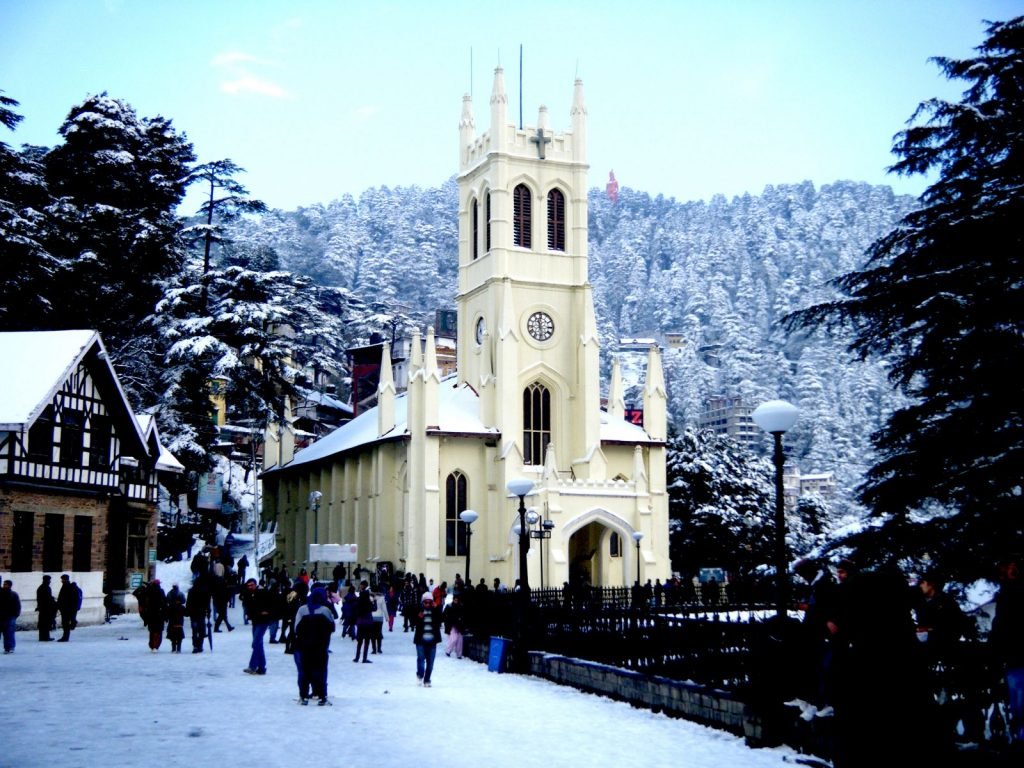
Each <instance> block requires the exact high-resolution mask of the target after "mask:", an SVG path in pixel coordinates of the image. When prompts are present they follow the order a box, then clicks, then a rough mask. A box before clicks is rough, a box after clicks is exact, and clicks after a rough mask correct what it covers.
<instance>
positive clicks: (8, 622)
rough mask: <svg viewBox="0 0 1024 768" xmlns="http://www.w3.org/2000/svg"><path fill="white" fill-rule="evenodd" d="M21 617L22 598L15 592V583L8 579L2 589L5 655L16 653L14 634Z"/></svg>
mask: <svg viewBox="0 0 1024 768" xmlns="http://www.w3.org/2000/svg"><path fill="white" fill-rule="evenodd" d="M19 616H21V598H19V597H18V593H17V592H15V591H14V582H13V581H11V580H10V579H6V580H5V581H4V583H3V586H2V587H0V630H3V635H4V653H14V646H15V641H14V633H15V631H16V629H17V625H18V617H19Z"/></svg>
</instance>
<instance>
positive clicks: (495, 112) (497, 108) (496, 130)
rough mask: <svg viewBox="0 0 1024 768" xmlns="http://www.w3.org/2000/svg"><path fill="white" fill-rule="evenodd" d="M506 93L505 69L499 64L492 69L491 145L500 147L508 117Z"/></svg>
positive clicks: (496, 147) (495, 147)
mask: <svg viewBox="0 0 1024 768" xmlns="http://www.w3.org/2000/svg"><path fill="white" fill-rule="evenodd" d="M507 111H508V94H507V93H505V70H503V69H502V68H501V66H498V67H495V69H494V88H493V89H491V146H492V147H493V148H494V149H499V148H500V147H501V140H502V138H503V136H504V134H505V122H506V120H507V119H508V118H507V117H506V113H507Z"/></svg>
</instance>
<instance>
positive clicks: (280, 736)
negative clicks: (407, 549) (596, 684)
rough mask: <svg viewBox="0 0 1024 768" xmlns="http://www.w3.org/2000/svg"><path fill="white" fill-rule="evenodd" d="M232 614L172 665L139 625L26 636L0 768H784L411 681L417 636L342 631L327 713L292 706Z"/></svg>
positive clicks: (11, 679) (539, 687)
mask: <svg viewBox="0 0 1024 768" xmlns="http://www.w3.org/2000/svg"><path fill="white" fill-rule="evenodd" d="M231 616H232V621H233V622H234V623H235V627H236V628H235V631H234V632H231V633H228V632H227V631H224V632H221V633H218V634H215V635H214V652H213V653H210V652H209V650H207V651H206V652H205V653H203V654H201V655H199V654H196V655H193V654H191V653H190V652H189V650H190V641H189V640H188V639H187V638H186V641H185V649H184V652H183V653H182V654H181V655H177V654H171V653H170V652H169V650H170V647H169V644H168V643H167V641H166V640H165V641H164V644H163V646H162V647H161V649H160V651H159V653H155V654H154V653H150V651H149V649H148V648H147V645H146V638H147V635H146V632H145V630H144V629H143V627H142V624H141V622H140V620H139V618H138V616H136V615H129V616H122V617H119V618H117V619H116V620H115V621H114V622H113V623H111V624H109V625H104V626H99V627H82V628H80V629H78V630H76V631H75V632H74V633H73V634H72V639H71V642H70V643H56V642H52V643H39V642H37V641H36V639H35V638H36V634H35V632H34V631H31V632H19V633H18V638H17V641H18V646H17V650H16V652H15V653H13V654H10V655H5V656H3V657H0V723H2V726H0V728H2V730H0V768H30V767H32V766H40V767H43V766H45V767H46V768H50V767H51V766H60V767H61V768H74V767H75V766H86V767H90V768H91V767H93V766H99V765H106V766H128V767H131V766H160V767H161V768H172V767H173V766H189V767H190V768H203V767H204V766H225V767H226V766H231V767H232V768H234V767H235V766H238V765H240V764H241V765H266V766H273V767H274V768H287V766H323V767H325V768H326V767H327V766H334V765H356V766H363V765H365V766H372V767H373V768H390V767H391V766H402V768H410V766H446V767H447V768H461V767H462V766H467V767H468V766H473V767H474V768H477V767H478V766H480V765H487V766H489V768H504V767H505V766H516V768H531V767H532V766H544V767H545V768H555V767H557V766H569V765H577V766H587V768H597V767H599V766H612V765H622V764H625V765H642V766H645V768H646V767H649V766H672V767H673V768H727V767H728V768H737V767H740V768H746V767H748V766H749V767H750V768H761V767H762V766H766V767H767V766H781V765H792V762H791V761H792V759H793V757H794V754H793V753H792V752H791V751H790V750H787V749H768V750H751V749H748V748H747V747H745V746H744V744H743V742H742V740H741V739H738V738H736V737H734V736H731V735H729V734H726V733H723V732H720V731H715V730H712V729H708V728H704V727H702V726H698V725H695V724H693V723H689V722H686V721H683V720H674V719H671V718H668V717H665V716H662V715H655V714H652V713H650V712H648V711H645V710H641V709H634V708H632V707H630V706H629V705H628V704H624V703H621V702H614V701H611V700H609V699H605V698H602V697H599V696H593V695H588V694H581V693H579V692H578V691H575V690H573V689H571V688H566V687H562V686H558V685H554V684H552V683H549V682H547V681H544V680H539V679H536V678H530V677H524V676H519V675H508V674H503V675H498V674H496V673H493V672H488V671H487V667H486V666H485V665H483V664H479V663H476V662H473V661H470V660H469V659H462V660H456V659H455V658H454V657H453V658H446V657H445V656H444V653H443V650H442V649H439V652H438V658H437V665H436V667H435V670H434V679H433V687H432V688H429V689H427V688H422V687H419V686H417V684H416V676H415V665H416V658H415V648H414V646H413V645H412V639H411V638H412V634H411V633H409V634H405V633H403V632H401V631H396V632H392V633H387V632H385V639H384V653H383V654H382V655H379V656H371V657H370V658H371V659H372V660H373V662H374V663H373V664H353V663H352V660H351V659H352V654H353V653H354V643H352V641H350V640H349V639H347V638H345V639H341V638H340V637H339V636H338V635H335V638H334V640H333V642H332V649H333V653H332V656H331V666H330V681H329V693H330V698H331V700H332V702H333V704H334V706H332V707H322V708H321V707H316V706H310V707H300V706H298V705H297V704H296V696H297V690H296V686H295V667H294V664H293V663H292V657H291V656H288V655H285V654H284V653H283V646H281V645H267V646H266V647H267V649H268V650H267V656H268V671H267V674H266V676H264V677H256V676H250V675H246V674H243V673H242V668H243V667H245V666H246V664H247V662H248V659H249V645H250V642H251V635H250V628H249V627H248V626H245V625H243V624H242V619H241V613H240V608H235V609H233V610H232V612H231ZM399 622H400V620H399ZM399 622H396V629H400V623H399ZM186 632H187V628H186ZM787 758H788V760H787Z"/></svg>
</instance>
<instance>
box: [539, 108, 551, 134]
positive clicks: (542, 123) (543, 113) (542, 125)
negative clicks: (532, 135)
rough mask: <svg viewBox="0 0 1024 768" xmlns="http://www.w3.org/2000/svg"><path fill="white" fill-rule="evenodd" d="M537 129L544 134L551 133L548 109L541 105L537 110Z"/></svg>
mask: <svg viewBox="0 0 1024 768" xmlns="http://www.w3.org/2000/svg"><path fill="white" fill-rule="evenodd" d="M537 127H538V128H539V129H540V130H542V131H544V133H550V132H551V118H549V117H548V108H547V107H545V106H544V105H543V104H541V105H540V109H539V110H537Z"/></svg>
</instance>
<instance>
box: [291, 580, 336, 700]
mask: <svg viewBox="0 0 1024 768" xmlns="http://www.w3.org/2000/svg"><path fill="white" fill-rule="evenodd" d="M333 632H334V615H333V613H332V612H331V609H330V607H329V606H328V605H327V590H325V589H324V588H323V587H313V589H312V590H310V593H309V599H308V600H307V601H306V604H305V605H303V606H302V607H301V608H299V610H298V612H297V613H296V614H295V639H294V641H293V646H294V657H295V666H296V668H297V670H298V675H299V678H298V679H299V701H300V703H302V704H306V703H308V702H309V699H310V689H312V695H313V696H316V697H317V699H318V700H319V701H318V703H319V704H320V706H321V707H322V706H324V705H326V704H327V703H328V701H327V663H328V660H329V656H328V653H329V652H330V645H331V634H332V633H333Z"/></svg>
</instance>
